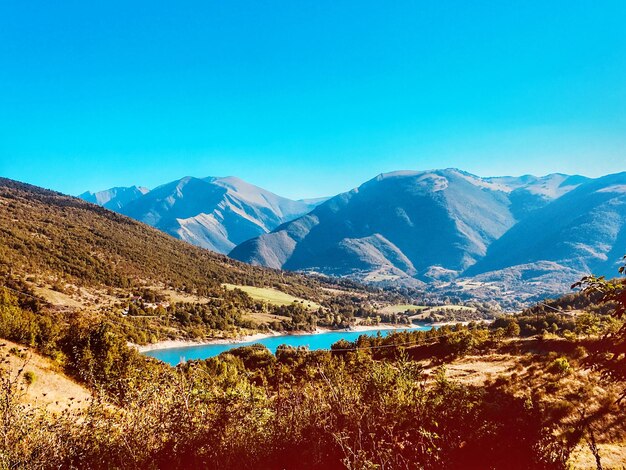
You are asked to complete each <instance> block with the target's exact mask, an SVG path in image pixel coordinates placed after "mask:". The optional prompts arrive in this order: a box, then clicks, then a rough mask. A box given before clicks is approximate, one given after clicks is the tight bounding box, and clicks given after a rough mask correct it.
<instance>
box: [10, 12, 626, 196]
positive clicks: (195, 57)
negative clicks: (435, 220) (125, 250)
mask: <svg viewBox="0 0 626 470" xmlns="http://www.w3.org/2000/svg"><path fill="white" fill-rule="evenodd" d="M625 24H626V2H625V1H624V0H617V1H601V2H598V1H585V2H583V1H576V0H567V1H565V0H563V1H560V0H559V1H557V0H551V1H545V0H542V1H532V0H524V1H513V2H498V1H493V0H492V1H479V0H478V1H471V2H467V1H445V0H442V1H428V2H426V1H402V0H394V1H377V2H373V1H368V0H359V1H348V0H345V1H342V0H329V1H326V0H314V1H300V0H298V1H294V0H290V1H281V2H279V1H256V0H255V1H252V0H250V1H246V2H242V1H236V0H228V1H217V0H213V1H211V0H202V1H183V2H159V1H155V0H153V1H145V2H133V1H130V0H126V1H120V2H118V1H106V2H105V1H84V0H76V1H69V0H68V1H61V2H53V1H49V0H46V1H36V0H34V1H13V2H8V1H7V2H1V3H0V175H2V176H8V177H11V178H15V179H19V180H22V181H27V182H31V183H34V184H38V185H41V186H45V187H49V188H54V189H57V190H60V191H63V192H67V193H70V194H77V193H79V192H82V191H84V190H87V189H93V190H95V189H103V188H107V187H111V186H118V185H130V184H141V185H145V186H148V187H154V186H156V185H158V184H160V183H164V182H167V181H170V180H173V179H176V178H179V177H182V176H185V175H195V176H208V175H216V176H225V175H237V176H240V177H242V178H244V179H246V180H248V181H250V182H252V183H255V184H258V185H260V186H263V187H266V188H268V189H270V190H273V191H275V192H277V193H279V194H283V195H286V196H290V197H307V196H321V195H330V194H335V193H338V192H341V191H344V190H347V189H350V188H352V187H354V186H356V185H358V184H360V183H362V182H363V181H365V180H367V179H369V178H371V177H373V176H375V175H376V174H378V173H380V172H385V171H392V170H397V169H429V168H441V167H452V166H454V167H460V168H462V169H465V170H467V171H470V172H474V173H477V174H480V175H485V176H486V175H499V174H523V173H535V174H545V173H548V172H556V171H560V172H567V173H582V174H587V175H590V176H596V175H600V174H604V173H609V172H616V171H622V170H626V34H625V29H624V28H625V26H624V25H625Z"/></svg>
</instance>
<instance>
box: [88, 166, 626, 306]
mask: <svg viewBox="0 0 626 470" xmlns="http://www.w3.org/2000/svg"><path fill="white" fill-rule="evenodd" d="M133 188H134V189H133ZM133 188H128V191H120V188H116V191H114V190H109V191H106V192H104V194H105V196H100V197H99V196H98V195H100V194H101V193H95V194H92V193H86V194H89V195H90V196H91V197H92V198H95V199H96V202H97V203H99V204H101V205H104V206H105V207H107V205H106V204H108V205H109V206H108V207H111V208H112V209H113V210H116V211H118V212H121V213H122V214H125V215H128V216H130V217H133V218H135V219H137V220H140V221H142V222H145V223H148V224H150V225H153V226H155V227H157V228H159V229H161V230H163V231H165V232H167V233H169V234H171V235H173V236H175V237H177V238H180V239H183V240H186V241H188V242H190V243H193V244H196V245H199V246H203V247H205V248H209V249H212V250H215V251H219V252H221V253H229V256H230V257H232V258H235V259H237V260H240V261H244V262H247V263H250V264H253V265H260V266H266V267H271V268H276V269H285V270H293V271H308V272H317V273H322V274H328V275H335V276H344V277H349V278H352V279H356V280H359V281H365V282H372V283H379V284H389V283H400V284H405V285H411V286H424V285H428V286H429V288H432V289H438V290H441V291H442V292H447V293H452V294H453V295H456V296H459V297H482V298H491V297H493V296H494V295H497V296H502V295H508V294H512V296H513V297H515V298H517V299H522V300H524V299H529V298H535V297H541V296H546V295H551V294H556V293H561V292H564V291H566V290H567V289H568V288H569V285H570V284H571V283H572V282H573V281H575V280H577V278H578V277H580V276H581V275H583V274H586V273H589V272H594V273H598V274H606V275H611V274H613V273H614V268H615V266H616V263H617V261H618V260H619V259H620V258H621V255H623V253H622V252H626V173H618V174H615V175H608V176H605V177H601V178H596V179H591V178H587V177H583V176H578V175H565V174H559V173H557V174H551V175H547V176H542V177H536V176H531V175H525V176H521V177H507V176H505V177H489V178H483V177H479V176H476V175H473V174H470V173H467V172H464V171H461V170H458V169H443V170H432V171H398V172H392V173H386V174H381V175H379V176H377V177H375V178H373V179H371V180H370V181H367V182H365V183H364V184H362V185H361V186H359V187H358V188H355V189H353V190H351V191H348V192H345V193H342V194H339V195H337V196H335V197H333V198H330V199H328V200H325V199H322V200H314V201H292V200H289V199H286V198H282V197H280V196H277V195H275V194H273V193H270V192H268V191H265V190H263V189H261V188H258V187H256V186H253V185H251V184H248V183H245V182H244V181H242V180H239V179H237V178H233V177H229V178H203V179H198V178H191V177H188V178H183V179H181V180H178V181H174V182H172V183H168V184H165V185H163V186H160V187H158V188H156V189H154V190H152V191H149V192H145V193H142V191H141V190H140V189H139V188H137V187H133ZM113 192H115V195H117V194H119V195H120V197H128V198H130V196H127V193H128V194H132V195H133V197H132V199H131V200H130V201H127V200H124V201H126V202H122V201H121V200H120V199H119V198H117V197H108V196H109V195H111V194H113ZM83 196H84V195H81V197H83ZM83 198H84V199H87V197H83ZM87 200H89V199H87ZM103 200H106V202H105V203H102V202H101V201H103ZM117 204H120V205H121V207H117Z"/></svg>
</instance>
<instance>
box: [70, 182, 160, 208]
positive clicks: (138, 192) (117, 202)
mask: <svg viewBox="0 0 626 470" xmlns="http://www.w3.org/2000/svg"><path fill="white" fill-rule="evenodd" d="M149 191H150V190H149V189H148V188H143V187H141V186H130V187H127V188H125V187H118V188H111V189H107V190H105V191H98V192H96V193H92V192H91V191H87V192H84V193H83V194H81V195H79V196H78V197H79V198H81V199H83V200H85V201H87V202H91V203H93V204H98V205H99V206H102V207H106V208H107V209H109V210H112V211H119V210H120V209H121V208H122V207H124V206H125V205H126V204H128V203H129V202H131V201H134V200H135V199H137V198H140V197H141V196H143V195H144V194H147V193H148V192H149Z"/></svg>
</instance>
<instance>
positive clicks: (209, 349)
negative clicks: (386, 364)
mask: <svg viewBox="0 0 626 470" xmlns="http://www.w3.org/2000/svg"><path fill="white" fill-rule="evenodd" d="M431 328H432V327H431V326H426V325H421V326H414V327H412V328H399V329H396V330H376V329H373V330H368V331H331V332H328V333H318V334H308V335H281V336H272V337H270V338H265V339H261V340H257V341H250V342H247V343H230V344H205V345H198V346H183V347H180V348H171V349H155V350H153V351H146V352H145V353H144V354H145V355H146V356H150V357H154V358H156V359H159V360H161V361H163V362H167V363H168V364H170V365H173V366H175V365H177V364H180V363H181V362H185V361H190V360H193V359H207V358H209V357H213V356H218V355H219V354H221V353H223V352H224V351H228V350H229V349H233V348H240V347H242V346H250V345H251V344H263V345H264V346H266V347H267V348H268V349H269V350H270V351H272V352H276V349H277V348H278V346H280V345H281V344H287V345H289V346H294V347H298V346H306V347H308V348H309V349H310V350H316V349H330V347H331V345H333V344H334V343H336V342H337V341H339V340H340V339H345V340H347V341H355V340H356V339H357V338H358V337H359V336H361V335H365V334H367V335H372V336H375V335H376V334H378V333H379V332H380V334H381V335H382V336H387V335H388V334H390V333H392V332H397V331H419V330H421V331H426V330H430V329H431Z"/></svg>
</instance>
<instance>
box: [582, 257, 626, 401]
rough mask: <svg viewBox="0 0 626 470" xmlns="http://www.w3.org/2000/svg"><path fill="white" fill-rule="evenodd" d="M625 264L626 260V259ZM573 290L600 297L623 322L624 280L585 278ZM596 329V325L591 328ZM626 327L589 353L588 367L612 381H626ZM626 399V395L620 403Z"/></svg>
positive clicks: (624, 271) (625, 304)
mask: <svg viewBox="0 0 626 470" xmlns="http://www.w3.org/2000/svg"><path fill="white" fill-rule="evenodd" d="M624 259H625V260H626V256H625V257H624ZM619 274H626V265H624V266H621V267H620V268H619ZM572 288H581V289H582V292H583V294H585V295H589V296H599V297H600V302H602V303H605V304H610V305H611V308H612V311H611V314H612V316H613V317H614V318H616V319H620V320H621V319H623V317H624V315H625V314H626V283H625V281H624V279H623V278H618V279H615V280H607V279H605V278H604V277H596V276H586V277H584V278H583V279H581V280H580V281H579V282H577V283H575V284H574V285H573V286H572ZM591 327H593V325H591ZM624 351H626V323H622V325H621V326H620V327H619V328H618V329H615V330H609V331H608V332H607V333H606V334H605V335H604V336H603V338H602V340H601V341H599V342H598V344H596V345H595V346H594V348H593V349H592V350H591V351H590V355H589V358H588V364H589V365H591V366H592V367H593V368H595V369H598V370H600V371H601V372H602V373H603V375H604V376H605V377H606V378H607V379H609V380H612V381H624V380H626V356H625V355H624ZM624 397H626V392H624V394H623V395H622V397H621V399H623V398H624Z"/></svg>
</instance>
